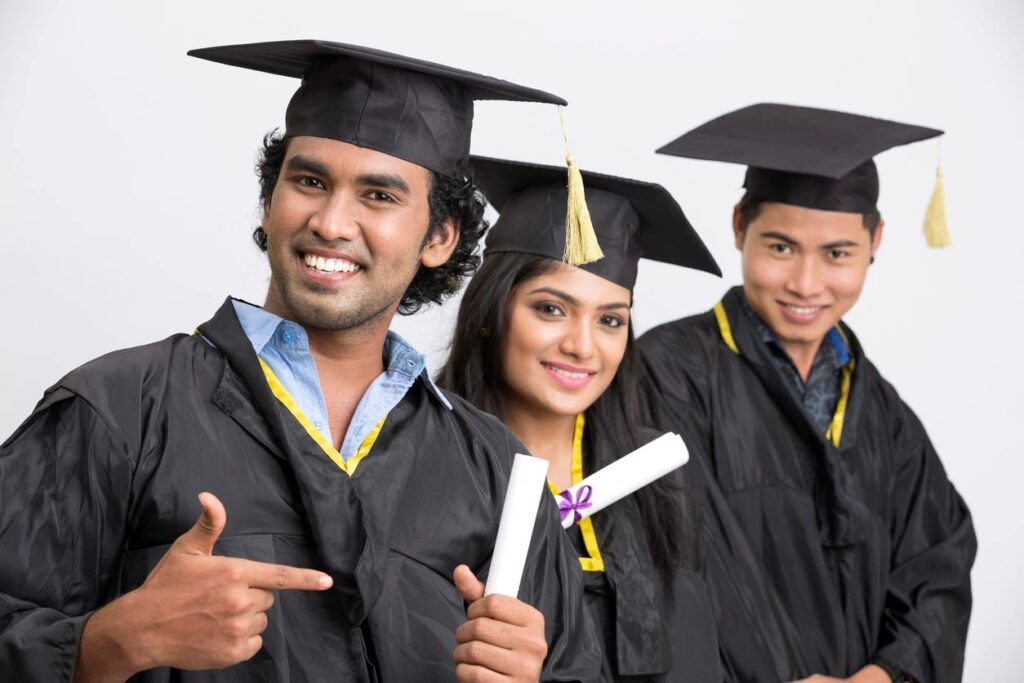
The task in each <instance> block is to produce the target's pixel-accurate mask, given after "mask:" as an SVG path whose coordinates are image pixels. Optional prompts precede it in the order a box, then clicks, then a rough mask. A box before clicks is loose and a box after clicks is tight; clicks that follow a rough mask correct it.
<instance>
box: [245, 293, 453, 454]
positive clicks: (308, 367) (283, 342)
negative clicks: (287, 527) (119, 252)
mask: <svg viewBox="0 0 1024 683" xmlns="http://www.w3.org/2000/svg"><path fill="white" fill-rule="evenodd" d="M231 303H232V305H233V306H234V307H235V315H236V316H237V317H238V322H239V323H240V324H241V325H242V330H243V331H244V332H245V336H246V337H248V338H249V341H250V342H251V343H252V348H253V350H254V351H255V352H256V355H257V356H259V357H260V358H261V359H263V362H265V363H266V364H267V365H269V366H270V369H271V370H273V371H274V374H275V375H277V378H278V379H279V380H280V381H281V384H283V385H284V388H285V389H287V390H288V393H289V394H291V395H292V398H293V399H295V403H296V404H297V405H298V406H299V409H300V410H301V411H302V412H303V413H304V414H305V415H306V417H308V418H309V420H310V422H312V423H313V426H314V427H316V428H317V429H318V430H320V433H321V434H323V435H324V436H325V437H326V438H327V440H328V441H330V442H331V443H334V439H333V437H332V436H331V433H330V423H329V421H328V419H327V404H326V403H325V402H324V395H323V391H322V390H321V388H320V376H319V375H318V374H317V370H316V361H314V360H313V356H312V355H311V354H310V352H309V337H308V336H307V335H306V330H304V329H303V328H302V326H301V325H299V324H297V323H293V322H291V321H289V320H285V319H283V318H280V317H278V316H276V315H274V314H273V313H268V312H267V311H265V310H263V309H262V308H260V307H259V306H254V305H252V304H250V303H247V302H245V301H240V300H238V299H232V301H231ZM384 364H385V366H386V367H385V369H384V372H382V373H381V374H379V375H378V376H377V377H376V379H374V380H373V382H372V383H371V384H370V387H369V388H368V389H367V390H366V393H365V394H363V397H362V399H360V401H359V405H358V406H356V411H355V413H354V414H353V415H352V421H351V422H350V423H349V426H348V432H347V433H346V434H345V439H344V440H343V441H342V444H341V448H340V449H339V452H340V453H341V457H342V458H343V459H345V460H348V459H349V458H350V457H352V456H353V455H355V453H356V451H357V450H358V449H359V446H360V444H362V442H363V439H365V438H366V435H367V434H369V433H370V431H371V430H372V429H373V428H374V427H375V426H376V425H377V423H378V422H380V420H381V418H383V417H384V416H385V415H387V414H388V413H389V412H391V409H392V408H394V407H395V406H396V405H398V402H399V401H401V400H402V398H403V397H404V396H405V394H406V392H408V391H409V389H410V387H412V385H413V384H414V383H415V381H416V379H417V378H418V377H422V378H423V381H424V382H426V384H427V387H428V388H429V389H430V390H431V392H432V393H433V395H434V396H436V397H437V399H438V400H439V401H441V403H442V404H443V405H444V406H445V407H446V408H448V409H449V410H451V409H452V405H451V403H450V402H449V401H448V399H447V398H446V397H445V395H444V394H443V393H442V392H441V390H440V389H438V388H437V386H436V385H435V384H434V382H433V381H432V380H431V379H430V375H429V374H427V371H426V360H425V359H424V357H423V355H422V354H420V353H419V352H418V351H416V349H414V348H413V347H412V346H411V345H409V343H408V342H406V341H405V340H404V339H402V338H401V337H400V336H399V335H397V334H395V333H394V332H391V331H388V335H387V338H386V339H385V340H384Z"/></svg>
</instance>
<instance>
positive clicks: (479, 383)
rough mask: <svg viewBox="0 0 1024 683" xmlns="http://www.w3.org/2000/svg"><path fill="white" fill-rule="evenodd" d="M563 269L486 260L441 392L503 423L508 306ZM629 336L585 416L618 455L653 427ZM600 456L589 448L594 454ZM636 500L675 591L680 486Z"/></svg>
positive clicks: (654, 489) (466, 300)
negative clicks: (528, 283)
mask: <svg viewBox="0 0 1024 683" xmlns="http://www.w3.org/2000/svg"><path fill="white" fill-rule="evenodd" d="M558 264H559V262H558V261H555V260H553V259H549V258H545V257H543V256H533V255H531V254H518V253H507V254H501V255H500V256H491V257H490V258H487V259H484V262H483V265H481V266H480V269H479V270H478V271H477V273H476V275H475V276H474V277H473V279H472V280H470V282H469V286H468V287H467V288H466V293H465V295H464V296H463V298H462V304H461V305H460V307H459V314H458V319H457V321H456V324H455V332H454V334H453V336H452V343H451V351H450V353H449V355H448V361H447V362H446V363H445V365H444V367H443V368H441V371H440V373H438V376H437V383H438V384H439V385H440V386H442V387H444V388H446V389H449V390H450V391H453V392H455V393H457V394H459V395H461V396H462V397H464V398H465V399H466V400H468V401H469V402H470V403H472V404H473V405H475V406H477V407H478V408H480V409H482V410H485V411H487V412H489V413H491V414H492V415H495V416H497V417H498V418H501V419H504V417H505V400H504V394H505V392H506V391H507V390H508V389H507V385H506V384H505V381H504V378H503V375H502V367H501V354H502V341H503V340H504V339H505V333H506V320H507V317H506V313H505V311H506V308H507V306H508V302H509V299H510V298H511V297H512V294H513V293H514V292H515V289H516V287H518V286H519V284H520V283H522V282H524V281H525V280H528V279H530V278H532V277H536V276H538V275H543V274H544V273H547V272H550V271H551V270H553V269H554V268H556V267H557V266H558ZM628 335H629V336H628V339H627V342H626V352H625V355H624V356H623V357H622V363H621V364H620V365H619V369H618V372H616V373H615V377H614V378H613V379H612V382H611V384H609V385H608V388H607V389H606V390H605V391H604V393H603V394H601V396H600V397H599V398H598V399H597V401H595V402H594V404H593V405H591V406H590V407H589V408H587V410H586V412H585V415H586V418H587V426H588V427H589V429H588V430H587V439H588V441H590V442H591V443H593V441H594V439H598V438H600V439H607V440H608V441H609V442H610V444H611V445H612V447H613V448H614V449H615V452H617V453H622V454H625V453H628V452H629V451H632V450H634V449H636V448H639V447H640V446H642V445H643V443H644V438H643V431H642V430H643V426H644V425H649V424H650V423H651V418H650V415H651V412H650V410H649V406H648V403H647V395H646V393H645V392H644V390H643V377H644V372H645V370H644V364H643V361H642V360H641V358H640V352H639V351H638V350H637V348H636V343H635V341H634V339H633V327H632V321H631V322H630V325H629V329H628ZM593 450H594V449H593V448H591V449H589V451H590V452H591V453H592V452H593ZM635 498H636V501H637V503H638V504H639V507H640V513H641V516H642V522H643V525H644V529H645V530H646V534H645V535H646V537H647V544H648V546H649V547H650V550H651V556H652V558H653V559H654V564H655V567H656V568H657V570H658V574H659V575H660V576H661V578H662V580H663V581H664V583H665V584H666V586H670V585H671V583H672V577H673V575H674V572H675V569H676V567H677V566H678V565H679V563H680V560H681V555H682V534H683V520H682V511H681V507H680V504H679V489H678V486H677V485H676V484H675V483H674V480H673V479H672V478H671V477H664V478H662V479H660V480H658V481H656V482H654V483H653V484H651V485H649V486H646V487H644V488H642V489H640V491H638V492H637V493H636V494H635Z"/></svg>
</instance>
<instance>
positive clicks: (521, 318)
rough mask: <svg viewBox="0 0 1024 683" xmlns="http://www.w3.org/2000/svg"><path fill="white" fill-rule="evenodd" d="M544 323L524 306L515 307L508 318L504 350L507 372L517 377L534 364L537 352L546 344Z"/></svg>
mask: <svg viewBox="0 0 1024 683" xmlns="http://www.w3.org/2000/svg"><path fill="white" fill-rule="evenodd" d="M544 327H545V326H544V325H541V324H539V323H538V321H537V320H536V317H535V316H533V315H532V312H531V311H529V310H528V309H526V308H525V307H523V306H516V307H514V308H513V311H512V314H511V315H510V316H509V318H508V326H507V328H506V332H505V344H504V350H503V351H502V359H503V362H504V366H505V367H504V370H505V374H506V375H507V376H509V377H515V376H517V375H520V374H522V373H524V372H527V371H528V370H529V369H530V368H531V367H532V366H533V365H534V364H535V361H534V358H535V356H536V354H537V353H538V352H539V351H540V350H541V349H543V348H544V347H545V346H546V341H545V338H544V333H545V329H544Z"/></svg>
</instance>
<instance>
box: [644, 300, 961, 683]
mask: <svg viewBox="0 0 1024 683" xmlns="http://www.w3.org/2000/svg"><path fill="white" fill-rule="evenodd" d="M740 296H742V293H741V290H740V289H739V288H735V289H733V290H732V291H730V292H729V293H728V294H727V295H726V297H725V298H724V300H723V304H724V308H725V312H726V315H727V317H728V320H729V322H730V324H731V328H732V335H733V338H734V339H735V343H736V345H737V346H738V348H739V354H737V353H734V352H733V351H732V350H730V349H729V348H728V346H727V345H726V343H725V342H724V341H723V337H722V335H721V334H720V331H719V326H718V324H717V322H716V319H715V316H714V314H713V313H712V312H708V313H705V314H703V315H697V316H694V317H691V318H687V319H683V320H679V321H676V322H672V323H669V324H666V325H662V326H660V327H657V328H655V329H653V330H651V331H650V332H648V333H647V334H645V335H644V336H643V337H642V338H641V339H640V347H641V351H642V352H643V355H644V357H645V359H646V362H647V365H648V370H649V374H650V380H651V382H652V383H653V387H652V397H653V401H654V405H655V406H656V410H657V412H658V418H659V422H660V423H661V426H662V428H664V429H671V430H673V431H678V432H680V433H681V434H683V436H684V438H685V440H686V441H687V444H688V446H689V447H690V452H691V456H693V457H694V458H695V459H696V461H697V462H696V463H695V464H697V465H698V470H697V471H703V472H704V473H705V474H707V475H708V476H709V481H708V482H707V485H706V486H704V487H702V489H701V491H702V496H703V498H704V500H703V501H702V504H701V507H702V513H701V521H700V531H699V535H700V537H701V550H700V553H699V555H700V558H701V561H702V573H703V575H704V577H705V579H706V580H707V582H708V585H709V588H710V589H711V593H712V601H713V603H714V610H715V616H716V618H717V619H718V622H719V634H718V637H719V642H720V647H721V649H722V656H723V667H724V669H725V674H726V677H727V678H728V679H729V680H736V681H789V680H793V679H798V678H803V677H805V676H808V675H810V674H814V673H823V674H828V675H832V676H837V677H844V676H848V675H850V674H852V673H854V672H855V671H857V670H858V669H860V668H861V667H862V666H864V665H865V664H868V663H869V662H871V661H872V659H874V658H876V657H879V658H882V659H884V660H885V661H887V662H889V663H890V664H892V665H895V666H897V667H899V668H900V669H902V670H903V671H905V672H907V673H908V674H910V675H912V676H913V677H914V678H915V680H918V681H927V682H928V683H942V682H944V681H957V680H960V677H961V674H962V670H963V655H964V644H965V638H966V635H967V624H968V620H969V617H970V609H971V588H970V569H971V565H972V563H973V560H974V556H975V552H976V540H975V535H974V529H973V526H972V523H971V517H970V514H969V512H968V510H967V507H966V506H965V504H964V502H963V500H962V499H961V498H960V496H959V494H958V493H957V491H956V490H955V489H954V488H953V485H952V484H951V483H950V482H949V480H948V479H947V477H946V473H945V471H944V470H943V468H942V464H941V463H940V461H939V458H938V455H937V454H936V452H935V450H934V449H933V447H932V444H931V442H930V441H929V439H928V435H927V434H926V433H925V430H924V427H923V426H922V424H921V422H920V421H919V420H918V418H917V417H916V416H915V415H914V413H913V412H912V411H911V410H910V408H909V407H907V405H906V404H905V403H904V402H903V401H902V400H901V399H900V397H899V396H898V395H897V393H896V391H895V390H894V389H893V387H892V386H891V385H890V384H889V383H888V382H886V381H885V380H884V379H883V378H882V377H881V375H880V374H879V373H878V371H877V369H876V368H875V367H874V365H872V363H871V362H870V361H869V360H868V359H867V358H865V357H864V352H863V350H862V349H861V347H860V345H859V343H858V342H857V340H856V337H855V336H854V335H853V333H852V332H851V331H850V330H849V329H848V328H846V327H845V326H843V331H844V332H845V334H846V336H847V338H848V339H849V341H850V346H851V350H852V352H853V355H854V358H855V359H856V366H855V370H854V373H853V376H852V389H851V393H850V397H849V403H848V406H847V409H846V416H845V425H844V427H843V430H842V435H841V436H842V438H841V441H840V447H839V448H838V449H837V448H834V447H833V445H832V443H831V442H830V441H826V440H825V438H824V437H823V435H821V434H819V433H817V430H816V429H815V428H814V427H813V426H812V424H811V422H810V421H809V420H808V419H807V417H805V414H804V412H803V410H802V408H801V407H800V405H799V404H798V403H797V402H796V399H795V398H794V396H793V393H792V392H791V391H789V390H788V389H787V387H785V385H784V384H783V379H782V376H781V374H779V370H778V369H777V368H776V367H775V366H774V365H773V364H772V361H771V359H770V358H769V357H768V355H767V354H768V351H767V350H766V349H765V346H764V343H763V341H762V340H761V339H760V338H759V337H757V336H756V334H755V332H754V331H753V329H752V328H753V326H752V325H751V324H750V323H749V322H748V321H745V316H744V313H743V312H742V311H741V310H740V305H741V300H740V299H739V297H740Z"/></svg>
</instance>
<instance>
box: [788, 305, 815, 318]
mask: <svg viewBox="0 0 1024 683" xmlns="http://www.w3.org/2000/svg"><path fill="white" fill-rule="evenodd" d="M786 308H788V309H789V310H791V311H793V312H794V313H797V314H799V315H810V314H811V313H816V312H818V311H819V310H821V306H793V305H792V304H786Z"/></svg>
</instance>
